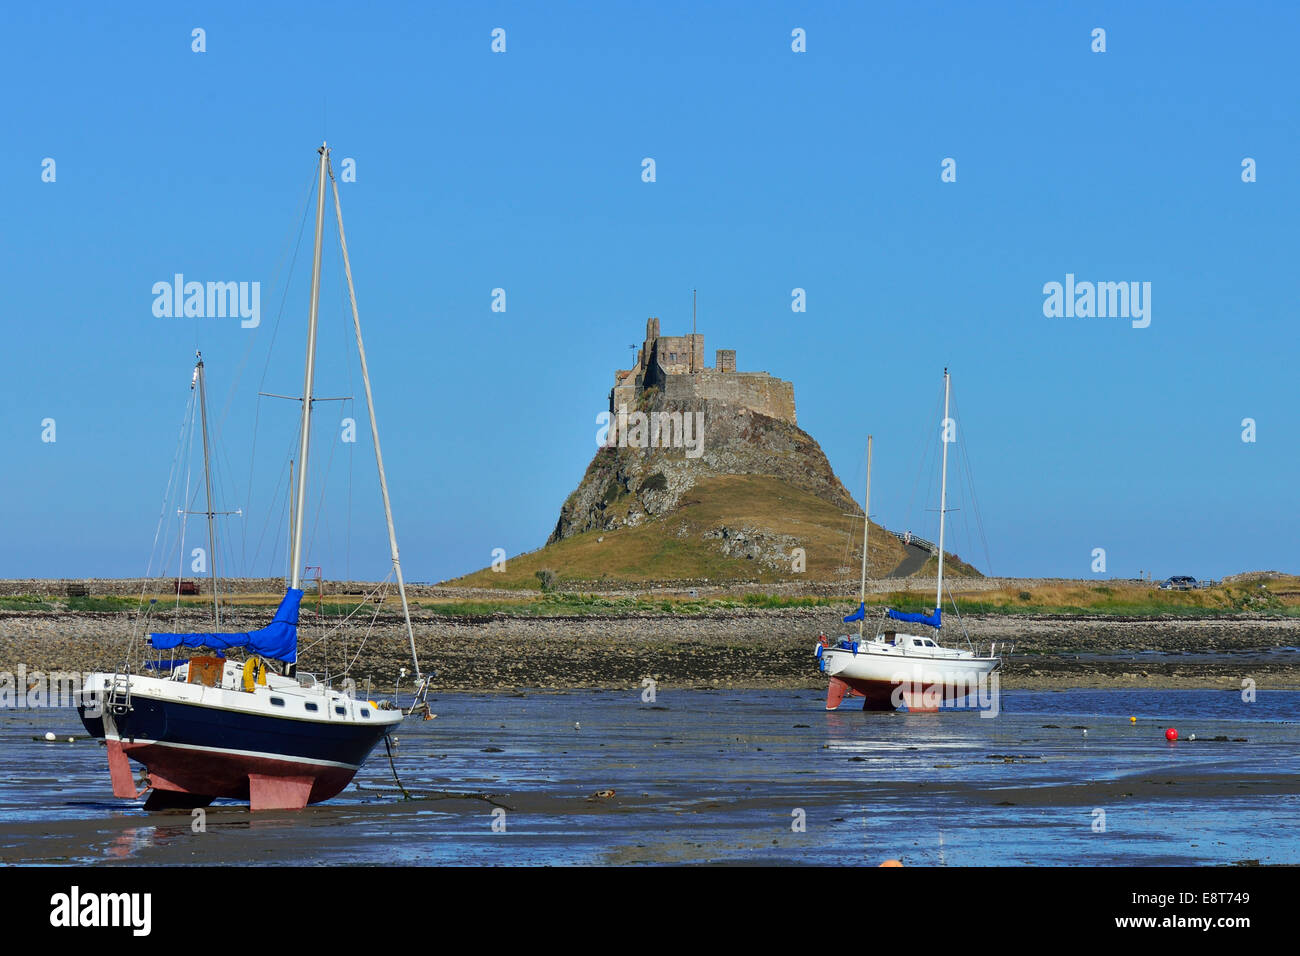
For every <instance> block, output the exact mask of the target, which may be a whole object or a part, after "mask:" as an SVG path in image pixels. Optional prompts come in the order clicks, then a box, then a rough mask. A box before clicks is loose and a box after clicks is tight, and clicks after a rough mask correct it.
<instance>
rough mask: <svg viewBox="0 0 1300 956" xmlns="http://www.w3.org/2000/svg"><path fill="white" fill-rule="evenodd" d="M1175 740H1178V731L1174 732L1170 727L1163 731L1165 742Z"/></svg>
mask: <svg viewBox="0 0 1300 956" xmlns="http://www.w3.org/2000/svg"><path fill="white" fill-rule="evenodd" d="M1177 739H1178V731H1177V730H1175V729H1174V728H1173V727H1170V728H1169V729H1168V730H1166V731H1165V740H1170V741H1172V740H1177Z"/></svg>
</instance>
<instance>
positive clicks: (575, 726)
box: [573, 720, 582, 730]
mask: <svg viewBox="0 0 1300 956" xmlns="http://www.w3.org/2000/svg"><path fill="white" fill-rule="evenodd" d="M573 729H574V730H581V729H582V724H581V723H580V722H579V721H576V720H575V721H574V722H573Z"/></svg>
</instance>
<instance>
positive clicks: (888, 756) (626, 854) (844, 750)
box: [0, 688, 1300, 865]
mask: <svg viewBox="0 0 1300 956" xmlns="http://www.w3.org/2000/svg"><path fill="white" fill-rule="evenodd" d="M434 710H435V712H436V713H438V715H439V716H438V717H437V719H434V720H429V721H415V722H408V723H407V724H406V725H404V726H403V727H402V729H401V731H400V732H399V735H398V737H399V745H398V752H397V758H396V766H397V772H398V774H399V776H400V778H401V780H402V782H403V784H404V785H405V787H406V788H407V790H408V792H410V793H411V794H412V795H413V796H414V797H415V799H411V800H405V799H402V797H401V795H400V794H399V793H398V792H397V790H396V787H395V785H394V782H393V778H392V774H391V772H390V769H389V766H388V763H387V760H386V758H385V756H384V753H383V750H382V748H381V749H380V751H379V752H377V753H376V754H374V755H372V757H371V759H370V760H369V761H368V762H367V764H366V765H365V766H364V767H363V768H362V771H361V773H360V774H359V775H358V778H357V781H356V785H355V786H353V787H350V788H349V789H348V790H346V791H345V792H344V793H343V794H341V795H340V797H338V798H336V799H335V800H334V801H331V802H329V803H326V804H322V805H319V806H315V807H310V808H307V809H306V810H304V811H301V812H298V813H265V814H256V815H253V814H250V813H249V811H248V810H247V808H246V807H241V806H238V805H235V804H217V805H214V806H213V807H211V808H209V809H208V811H207V813H206V817H205V821H204V822H205V826H204V829H203V830H202V832H195V830H194V820H193V818H192V817H191V815H190V813H188V812H184V811H182V812H165V813H153V814H147V813H144V812H143V811H142V810H140V809H138V807H137V806H136V805H135V804H133V803H132V802H131V801H119V800H115V799H114V798H113V797H112V796H111V790H110V786H109V781H108V773H107V769H106V762H105V756H104V751H103V748H102V747H100V746H99V745H98V743H97V742H90V741H84V740H83V741H78V742H76V743H72V744H68V743H65V742H59V743H46V742H45V741H44V740H43V739H42V740H33V739H32V738H33V737H39V736H41V735H42V734H43V732H44V731H45V730H46V729H49V730H54V731H56V732H58V733H63V732H65V731H66V732H68V733H74V732H76V730H77V727H78V725H77V722H76V717H75V714H73V713H72V712H70V711H66V710H44V711H17V712H15V711H7V712H3V713H0V747H3V749H4V752H5V754H6V768H7V769H6V771H5V774H4V777H3V779H2V780H0V863H10V864H13V863H18V864H34V863H38V864H39V863H77V864H83V863H88V864H110V865H111V864H115V863H128V864H142V865H172V864H190V863H206V864H224V865H259V864H304V863H324V864H353V863H378V864H388V863H413V864H428V863H456V864H469V865H501V864H505V865H514V864H577V863H595V864H638V863H640V864H657V863H731V864H755V863H797V864H824V863H834V864H855V863H862V864H867V865H874V864H877V863H879V862H880V861H882V860H884V859H889V858H898V859H902V860H903V862H904V863H906V864H908V865H915V864H921V865H945V864H946V865H988V864H1012V865H1015V864H1038V865H1065V864H1071V865H1076V864H1103V865H1105V864H1117V865H1144V864H1145V865H1166V864H1184V863H1193V864H1237V863H1249V862H1255V861H1258V862H1260V863H1264V864H1270V863H1300V839H1297V837H1300V824H1297V820H1300V814H1298V813H1297V811H1300V746H1297V745H1298V744H1300V693H1296V692H1265V693H1262V694H1260V695H1259V698H1258V700H1256V701H1255V702H1253V703H1246V702H1244V701H1243V700H1242V699H1241V697H1240V695H1239V694H1224V693H1217V692H1213V691H1194V692H1181V691H1126V690H1119V691H1114V690H1113V691H1068V692H1058V693H1053V692H1027V691H1022V692H1014V691H1013V692H1008V693H1005V694H1003V695H1002V712H1001V713H1000V714H999V716H997V717H996V718H984V717H980V716H979V715H978V714H977V713H975V712H971V711H951V712H941V713H939V714H922V715H906V714H873V713H863V712H862V711H856V710H848V709H846V710H843V711H838V712H834V713H827V712H825V711H824V710H823V709H822V707H821V695H820V694H819V693H816V692H812V691H790V690H749V691H698V690H695V691H689V690H688V691H667V692H662V691H661V692H660V693H659V694H658V695H657V697H656V699H655V701H654V702H647V701H644V700H643V699H642V698H641V696H640V693H639V691H638V689H635V688H633V689H628V688H624V689H621V690H619V691H598V690H593V691H581V692H577V691H561V692H534V691H529V692H521V693H518V694H502V693H493V694H464V693H452V694H441V695H439V696H438V698H437V700H436V701H435V702H434ZM1130 714H1131V715H1134V716H1137V718H1138V720H1137V722H1136V723H1134V722H1130V720H1129V715H1130ZM1170 724H1172V725H1174V726H1177V727H1178V728H1179V730H1180V732H1181V733H1182V734H1183V739H1182V740H1180V741H1179V742H1177V743H1175V744H1170V743H1169V742H1167V741H1166V740H1165V739H1164V736H1163V732H1164V728H1165V727H1166V726H1169V725H1170ZM1085 729H1086V730H1087V734H1086V735H1085V734H1084V730H1085ZM1193 733H1195V734H1196V735H1197V738H1198V739H1196V740H1190V739H1188V738H1189V737H1190V735H1191V734H1193ZM604 790H612V791H614V793H613V795H612V796H606V797H602V796H596V794H597V793H598V792H599V791H604ZM494 813H495V814H496V815H495V816H494ZM1099 821H1100V829H1099ZM494 823H496V824H498V827H499V826H500V825H501V824H504V830H501V829H497V830H494V829H493V824H494ZM800 824H802V825H801V826H800Z"/></svg>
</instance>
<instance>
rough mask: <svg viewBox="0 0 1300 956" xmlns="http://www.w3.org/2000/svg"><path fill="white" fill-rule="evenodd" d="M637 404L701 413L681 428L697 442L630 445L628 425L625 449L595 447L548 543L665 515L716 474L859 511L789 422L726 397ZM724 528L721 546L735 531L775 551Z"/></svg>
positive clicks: (730, 542) (733, 541)
mask: <svg viewBox="0 0 1300 956" xmlns="http://www.w3.org/2000/svg"><path fill="white" fill-rule="evenodd" d="M637 410H638V411H639V412H642V413H645V414H655V413H658V414H660V415H662V414H664V413H668V414H671V415H674V416H675V415H677V414H681V415H696V413H702V415H703V418H702V419H700V418H699V417H696V418H694V419H693V421H697V422H698V421H702V430H700V431H699V432H698V433H692V432H690V431H689V430H688V431H687V438H688V439H691V438H692V437H694V438H697V439H698V441H699V444H698V446H692V445H691V442H690V441H687V442H685V443H684V444H672V443H671V441H664V436H663V435H662V434H661V435H658V436H655V435H653V434H650V431H651V430H650V429H647V430H646V434H645V436H644V437H645V440H646V442H648V443H649V444H650V445H651V446H652V447H635V446H636V444H637V440H638V435H637V432H636V430H635V429H631V430H630V431H629V433H628V437H629V440H630V444H631V445H633V447H612V448H602V449H600V450H599V451H597V452H596V455H595V457H594V458H592V460H591V464H590V465H588V466H587V472H586V474H585V475H584V476H583V479H582V482H581V483H580V484H579V485H578V487H577V489H576V490H575V491H574V492H573V494H571V495H569V497H568V499H567V500H566V501H565V502H564V506H563V507H562V508H561V509H560V517H559V520H558V521H557V522H556V524H555V530H554V531H553V532H552V534H551V536H550V539H549V540H548V542H547V543H548V544H550V543H553V542H555V541H560V540H562V539H564V538H567V537H570V536H572V535H576V534H582V533H583V532H586V531H596V530H602V531H613V530H616V529H618V528H625V527H635V526H637V525H638V524H641V523H642V522H644V521H647V520H650V519H652V518H658V517H662V516H664V515H667V514H669V513H671V512H672V511H673V510H674V509H675V508H676V507H677V506H678V505H679V504H680V503H681V502H682V499H683V497H684V496H686V495H687V494H688V493H689V492H690V490H691V489H692V488H693V487H694V486H695V484H696V483H697V482H699V481H700V480H702V479H704V478H710V477H715V476H720V475H767V476H771V477H774V478H778V479H781V480H782V481H786V482H788V483H789V484H790V485H792V486H793V487H795V488H798V489H800V490H803V491H806V492H809V493H811V494H813V495H816V496H817V497H818V498H821V499H823V500H825V501H828V502H830V503H832V504H834V505H835V506H836V507H838V508H840V509H841V510H844V511H857V510H859V509H858V506H857V504H856V503H855V502H854V501H853V497H852V496H851V495H850V494H849V493H848V491H847V490H846V489H845V488H844V486H843V485H842V484H841V483H840V480H839V479H838V478H836V477H835V473H834V472H833V471H832V470H831V466H830V462H829V461H827V460H826V455H825V453H824V452H823V451H822V450H821V447H820V446H819V445H818V444H817V442H816V440H814V439H813V437H812V436H811V435H809V434H808V433H807V432H805V431H804V430H803V429H801V428H799V427H798V426H797V425H794V424H792V423H790V422H787V421H782V420H779V419H775V418H769V417H768V416H766V415H763V414H760V413H759V412H756V411H754V410H753V409H750V408H747V407H744V406H741V405H734V404H731V403H729V402H723V401H711V400H695V401H689V402H679V401H672V400H667V399H664V398H663V397H662V396H661V395H659V394H658V393H656V392H654V391H650V392H647V393H646V394H645V395H644V396H643V400H642V401H641V402H639V403H638V409H637ZM679 435H680V433H678V434H675V435H673V436H671V437H672V438H674V439H675V438H677V437H679ZM656 438H657V439H658V441H656ZM665 445H667V447H664V446H665ZM726 530H727V531H728V533H727V534H725V535H719V537H720V539H721V541H722V543H723V544H724V546H727V547H731V548H737V547H741V545H740V543H739V541H740V539H739V538H738V537H737V534H740V533H743V534H744V535H746V540H747V541H748V542H749V545H750V546H753V547H757V548H758V551H759V552H761V553H764V554H766V553H767V552H769V551H771V552H773V553H775V551H776V550H777V548H778V547H779V542H777V541H776V540H775V538H773V541H771V542H762V543H760V541H759V539H758V538H755V537H754V536H753V535H754V533H756V531H757V529H742V528H736V529H726ZM769 537H771V536H769ZM777 537H781V536H777ZM769 544H770V545H771V547H768V545H769ZM786 553H787V555H788V547H787V549H786ZM755 556H756V555H755ZM788 561H789V559H788V556H787V557H786V558H785V562H786V563H787V564H788Z"/></svg>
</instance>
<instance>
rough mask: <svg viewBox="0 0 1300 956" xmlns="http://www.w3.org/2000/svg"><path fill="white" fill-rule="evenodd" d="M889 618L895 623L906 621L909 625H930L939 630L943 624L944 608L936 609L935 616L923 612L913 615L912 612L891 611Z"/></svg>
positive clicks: (891, 609)
mask: <svg viewBox="0 0 1300 956" xmlns="http://www.w3.org/2000/svg"><path fill="white" fill-rule="evenodd" d="M889 616H890V617H892V618H893V619H894V620H895V621H906V622H907V623H909V624H928V625H929V626H930V627H934V628H937V627H939V626H941V625H942V624H943V608H938V607H937V608H935V609H934V613H933V614H925V613H921V612H917V613H912V612H910V611H895V610H894V609H893V608H890V609H889Z"/></svg>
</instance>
